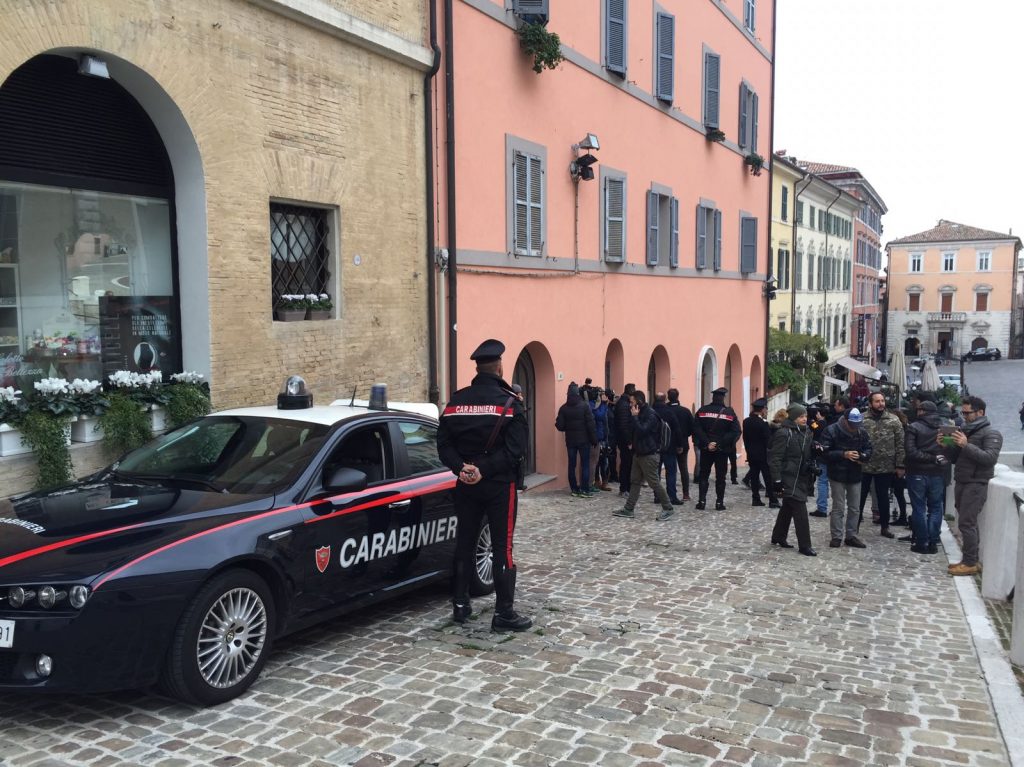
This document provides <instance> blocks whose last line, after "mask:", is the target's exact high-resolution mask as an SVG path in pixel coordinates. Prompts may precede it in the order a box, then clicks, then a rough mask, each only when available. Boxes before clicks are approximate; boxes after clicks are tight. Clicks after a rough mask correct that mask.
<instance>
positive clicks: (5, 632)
mask: <svg viewBox="0 0 1024 767" xmlns="http://www.w3.org/2000/svg"><path fill="white" fill-rule="evenodd" d="M0 647H14V621H0Z"/></svg>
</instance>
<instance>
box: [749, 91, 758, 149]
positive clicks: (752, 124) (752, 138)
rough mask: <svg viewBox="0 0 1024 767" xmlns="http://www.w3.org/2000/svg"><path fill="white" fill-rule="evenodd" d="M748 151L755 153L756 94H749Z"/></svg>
mask: <svg viewBox="0 0 1024 767" xmlns="http://www.w3.org/2000/svg"><path fill="white" fill-rule="evenodd" d="M750 95H751V105H750V111H751V113H752V114H751V118H750V151H752V152H756V151H757V94H756V93H751V94H750Z"/></svg>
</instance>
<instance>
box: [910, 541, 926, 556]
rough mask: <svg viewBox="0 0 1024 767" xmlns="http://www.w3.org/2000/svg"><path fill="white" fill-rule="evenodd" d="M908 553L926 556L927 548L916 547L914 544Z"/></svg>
mask: <svg viewBox="0 0 1024 767" xmlns="http://www.w3.org/2000/svg"><path fill="white" fill-rule="evenodd" d="M910 551H911V552H913V553H914V554H927V553H928V547H927V546H918V545H917V544H916V543H915V544H914V545H913V546H911V547H910Z"/></svg>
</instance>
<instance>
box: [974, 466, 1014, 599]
mask: <svg viewBox="0 0 1024 767" xmlns="http://www.w3.org/2000/svg"><path fill="white" fill-rule="evenodd" d="M1015 492H1020V493H1024V472H1019V471H1013V470H1011V469H1009V468H1007V467H1006V466H1003V465H1001V464H996V475H995V476H994V477H993V478H992V479H990V480H989V483H988V498H987V499H986V501H985V508H984V509H983V510H982V513H981V517H980V518H979V520H978V536H979V539H980V540H979V545H980V551H979V554H980V557H979V558H980V560H981V564H982V571H981V594H982V596H984V597H985V598H986V599H1006V597H1007V596H1008V595H1009V593H1010V590H1011V589H1013V587H1014V584H1015V583H1016V580H1017V563H1018V562H1020V561H1021V560H1020V559H1019V558H1018V557H1017V532H1018V530H1019V528H1020V525H1019V521H1018V514H1017V504H1016V503H1015V502H1014V500H1013V494H1014V493H1015Z"/></svg>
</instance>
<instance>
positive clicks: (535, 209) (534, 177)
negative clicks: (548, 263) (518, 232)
mask: <svg viewBox="0 0 1024 767" xmlns="http://www.w3.org/2000/svg"><path fill="white" fill-rule="evenodd" d="M529 159H530V255H531V256H541V255H544V183H543V181H544V168H543V166H542V164H541V160H540V158H539V157H534V156H532V155H531V156H530V158H529Z"/></svg>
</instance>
